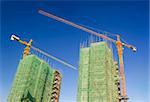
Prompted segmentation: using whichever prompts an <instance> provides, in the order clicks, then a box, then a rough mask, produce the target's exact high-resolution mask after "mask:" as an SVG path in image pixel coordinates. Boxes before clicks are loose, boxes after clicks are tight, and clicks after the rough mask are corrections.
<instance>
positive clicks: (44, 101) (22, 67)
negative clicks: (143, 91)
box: [8, 55, 61, 102]
mask: <svg viewBox="0 0 150 102" xmlns="http://www.w3.org/2000/svg"><path fill="white" fill-rule="evenodd" d="M56 72H57V74H59V79H60V80H59V81H58V82H57V83H60V82H61V75H60V73H59V72H58V71H56V70H53V69H52V68H51V67H50V66H49V65H48V64H47V63H46V62H45V61H43V60H41V59H39V58H38V57H36V56H35V55H28V56H26V57H24V58H23V59H21V61H20V63H19V66H18V69H17V72H16V76H15V78H14V81H13V85H12V88H11V91H10V94H9V97H8V102H56V101H51V97H52V95H53V94H52V93H53V92H54V89H53V86H54V85H53V84H54V81H55V79H56V78H57V77H56V76H55V73H56ZM57 86H58V87H60V84H58V85H57ZM59 91H60V88H59V89H58V92H57V93H56V94H58V95H57V96H58V97H59Z"/></svg>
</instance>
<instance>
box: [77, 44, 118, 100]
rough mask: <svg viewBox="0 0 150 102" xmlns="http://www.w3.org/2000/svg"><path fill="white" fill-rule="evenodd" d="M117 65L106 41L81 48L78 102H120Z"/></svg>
mask: <svg viewBox="0 0 150 102" xmlns="http://www.w3.org/2000/svg"><path fill="white" fill-rule="evenodd" d="M116 67H117V66H116V65H115V64H114V60H113V55H112V51H111V49H110V48H109V47H108V45H107V43H106V42H98V43H91V45H90V47H87V48H81V49H80V64H79V78H78V95H77V102H118V88H117V85H116V84H115V81H116V80H117V78H116V77H115V76H118V74H117V73H116Z"/></svg>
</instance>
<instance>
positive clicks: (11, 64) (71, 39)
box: [0, 0, 149, 102]
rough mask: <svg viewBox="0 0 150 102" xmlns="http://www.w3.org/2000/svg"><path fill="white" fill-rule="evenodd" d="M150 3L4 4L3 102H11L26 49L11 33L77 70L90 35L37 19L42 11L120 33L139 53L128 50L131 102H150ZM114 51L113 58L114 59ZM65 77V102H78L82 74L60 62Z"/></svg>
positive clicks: (1, 41) (0, 66)
mask: <svg viewBox="0 0 150 102" xmlns="http://www.w3.org/2000/svg"><path fill="white" fill-rule="evenodd" d="M148 6H149V5H148V1H119V0H117V1H105V2H104V1H93V2H88V1H76V2H75V1H72V2H71V1H70V2H69V1H49V2H48V1H42V0H41V1H40V0H38V1H32V2H31V1H26V2H25V1H24V2H23V1H21V2H19V1H2V2H1V36H0V38H1V39H0V47H1V49H0V58H1V59H0V101H2V102H6V99H7V96H8V94H9V91H10V88H11V85H12V82H13V77H14V75H15V72H16V70H17V66H18V63H19V60H20V59H21V56H22V51H23V48H24V46H22V45H20V44H18V43H17V42H12V41H10V36H11V34H12V33H15V34H17V35H18V36H19V37H21V38H22V39H23V40H26V41H28V40H29V39H31V38H32V39H33V45H35V46H37V47H39V48H40V49H42V50H44V51H46V52H48V53H50V54H52V55H55V56H57V57H58V58H61V59H64V60H65V61H67V62H69V63H71V64H73V65H74V66H76V67H78V62H79V45H80V42H82V41H84V40H86V39H87V38H88V35H89V34H88V33H86V32H83V31H81V30H78V29H76V28H73V27H71V26H68V25H65V24H63V23H60V22H57V21H54V20H52V19H49V18H47V17H44V16H42V15H40V14H38V12H37V10H38V9H39V8H42V9H44V10H46V11H49V12H52V13H53V14H55V15H58V16H60V17H64V18H66V19H68V20H70V21H73V22H75V23H77V24H82V25H87V26H90V27H93V28H97V29H102V30H106V31H109V32H112V33H117V34H120V35H121V36H122V38H123V39H125V40H126V41H127V42H128V43H130V44H133V45H134V46H136V47H137V49H138V51H137V52H136V53H133V52H132V51H131V50H130V49H127V48H124V63H125V74H126V80H127V93H128V96H129V98H130V100H129V102H148V101H149V100H148V43H149V7H148ZM115 52H116V51H115V49H114V53H115ZM53 63H54V66H55V67H56V68H57V69H59V70H60V71H61V73H62V74H63V81H62V88H61V95H60V102H76V96H77V78H78V71H76V70H72V69H69V68H67V67H66V66H64V65H61V64H59V63H57V62H53Z"/></svg>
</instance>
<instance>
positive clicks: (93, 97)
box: [7, 10, 136, 102]
mask: <svg viewBox="0 0 150 102" xmlns="http://www.w3.org/2000/svg"><path fill="white" fill-rule="evenodd" d="M38 13H39V14H41V15H42V16H43V17H44V16H46V17H48V18H51V19H54V20H56V21H59V22H62V23H65V24H67V25H70V26H73V27H75V28H77V29H80V30H82V31H84V32H87V33H89V34H91V35H93V36H95V37H97V38H98V39H99V38H100V39H102V40H95V41H88V42H87V43H88V44H86V46H85V45H84V44H81V45H80V51H79V53H80V58H79V68H76V67H74V66H73V65H71V64H70V63H68V62H65V61H63V60H60V59H59V58H57V57H54V56H52V55H51V54H49V53H46V52H44V51H42V50H40V49H39V48H36V47H34V46H33V45H32V39H31V40H30V41H29V42H26V41H23V40H21V39H20V38H19V37H18V36H16V35H12V36H11V40H13V41H17V42H19V43H21V44H22V45H24V46H25V48H24V51H23V55H22V59H21V60H20V62H19V65H18V68H17V72H16V75H15V77H14V81H13V84H12V88H11V91H10V93H9V96H8V100H7V101H8V102H59V96H60V93H61V91H60V90H61V83H62V82H61V80H62V78H63V77H62V76H63V75H62V74H61V73H60V72H59V70H55V69H54V68H53V67H52V66H50V65H49V64H48V63H47V62H46V61H45V60H44V59H41V58H39V57H38V56H37V55H36V54H34V53H32V52H31V50H35V51H37V52H39V53H41V54H43V55H44V56H47V57H48V58H50V59H52V60H55V61H57V62H59V63H61V64H63V65H65V66H66V67H69V68H72V69H73V70H77V69H78V86H77V87H78V89H77V98H76V100H77V102H127V101H128V99H129V97H128V95H127V90H126V79H125V74H124V63H123V47H126V48H128V49H131V50H132V51H133V52H136V48H135V47H134V46H132V45H129V44H126V43H125V42H122V41H121V37H120V36H119V35H115V37H116V39H113V38H110V37H108V36H106V35H104V34H101V33H98V32H95V31H93V30H91V29H88V28H86V27H84V26H81V25H78V24H76V23H73V22H71V21H68V20H66V19H64V18H61V17H58V16H56V15H53V14H51V13H49V12H46V11H44V10H38ZM110 42H111V43H112V44H114V45H115V46H116V48H115V50H116V51H117V52H118V61H117V60H114V57H113V49H112V48H111V47H110V45H109V44H110Z"/></svg>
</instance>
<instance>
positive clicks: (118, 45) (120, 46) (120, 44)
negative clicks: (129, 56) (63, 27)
mask: <svg viewBox="0 0 150 102" xmlns="http://www.w3.org/2000/svg"><path fill="white" fill-rule="evenodd" d="M38 13H40V14H41V15H44V16H47V17H49V18H52V19H54V20H57V21H59V22H62V23H65V24H67V25H70V26H73V27H75V28H78V29H80V30H83V31H85V32H87V33H90V34H92V35H95V36H98V37H101V38H103V39H105V40H108V41H111V42H113V43H114V44H115V45H116V48H117V51H118V58H119V67H120V81H121V94H122V95H121V96H122V98H121V100H120V102H121V101H122V100H123V101H124V102H127V100H128V97H127V94H126V80H125V74H124V63H123V46H125V47H127V48H129V49H131V50H132V51H133V52H136V47H134V46H132V45H129V44H126V43H124V42H122V41H121V40H120V36H119V35H117V40H115V39H112V38H110V37H107V36H105V35H103V34H100V33H98V32H95V31H93V30H91V29H88V28H86V27H83V26H81V25H78V24H75V23H73V22H71V21H68V20H66V19H64V18H61V17H58V16H55V15H53V14H51V13H48V12H46V11H43V10H38Z"/></svg>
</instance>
